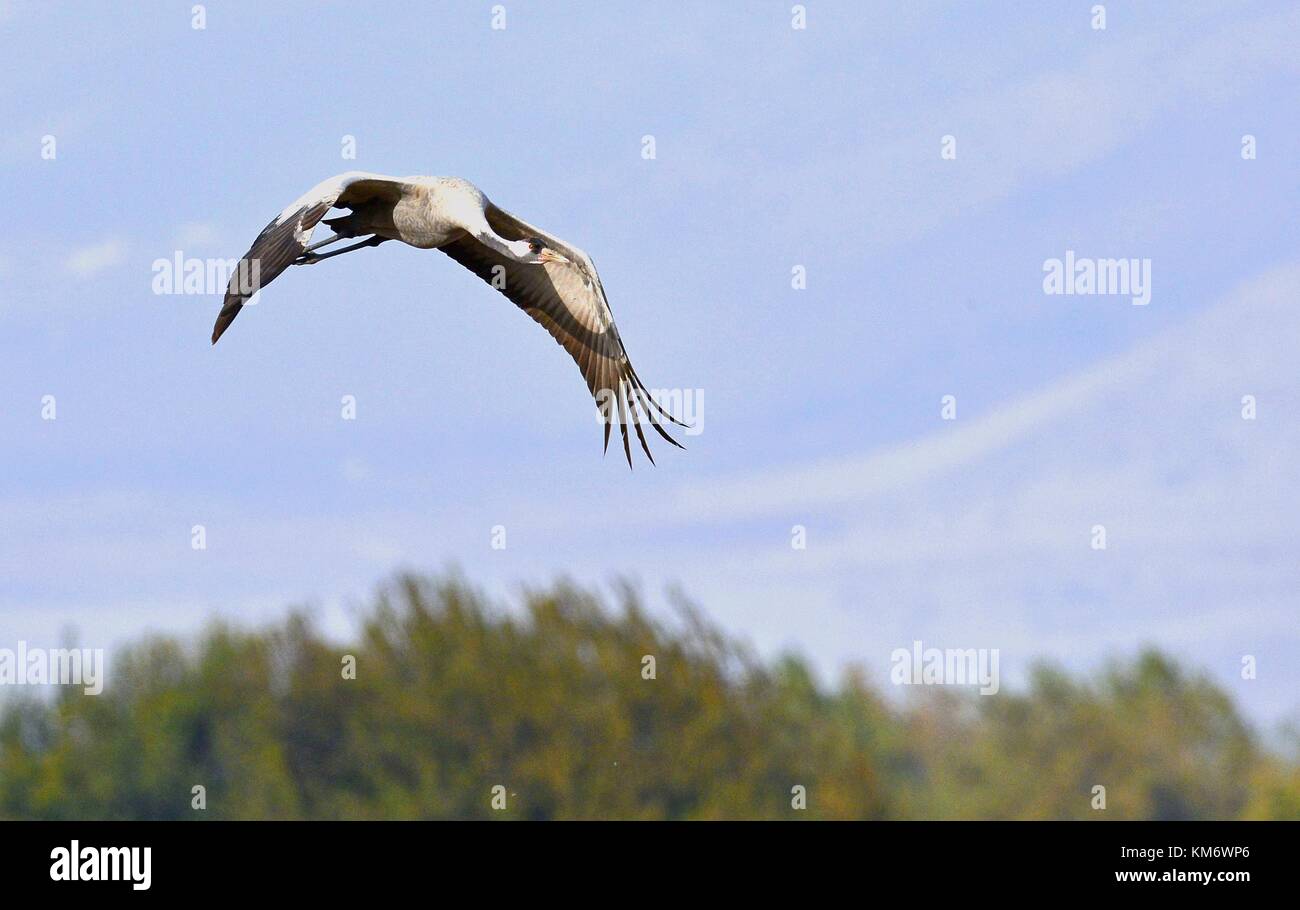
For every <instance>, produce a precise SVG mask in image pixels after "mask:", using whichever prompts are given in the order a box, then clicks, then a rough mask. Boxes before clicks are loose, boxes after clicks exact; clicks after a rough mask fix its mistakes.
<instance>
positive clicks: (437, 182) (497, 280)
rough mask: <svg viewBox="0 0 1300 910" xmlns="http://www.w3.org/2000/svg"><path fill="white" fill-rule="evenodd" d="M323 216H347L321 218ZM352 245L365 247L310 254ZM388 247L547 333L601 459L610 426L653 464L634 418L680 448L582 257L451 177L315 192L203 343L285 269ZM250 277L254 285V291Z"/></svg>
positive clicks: (263, 244) (291, 211)
mask: <svg viewBox="0 0 1300 910" xmlns="http://www.w3.org/2000/svg"><path fill="white" fill-rule="evenodd" d="M332 208H337V209H349V210H350V212H349V214H346V215H339V216H337V217H334V218H325V215H326V213H328V212H329V210H330V209H332ZM322 220H323V221H324V223H325V224H326V225H328V226H329V227H330V228H331V229H332V230H333V232H334V233H333V234H332V235H331V236H329V237H327V238H325V239H324V240H321V241H319V242H317V243H311V235H312V231H313V230H314V229H315V227H316V225H317V224H318V223H320V222H321V221H322ZM358 237H364V238H365V239H364V240H361V241H359V242H357V243H353V244H350V245H348V246H345V247H341V248H336V249H333V250H331V251H329V252H326V253H317V252H316V251H317V250H319V249H321V248H322V247H326V246H330V245H332V244H336V243H338V242H339V241H342V240H347V239H353V238H358ZM389 240H400V241H401V242H403V243H406V244H409V245H411V246H413V247H417V248H419V249H422V250H427V249H438V250H441V251H442V252H444V253H446V254H447V255H448V256H450V257H451V258H452V259H454V260H456V261H457V262H459V263H460V264H461V265H463V266H464V267H465V268H467V269H469V270H470V271H471V272H473V273H474V274H475V275H478V276H479V277H480V278H482V279H483V280H484V281H486V282H487V283H488V284H489V285H491V286H492V287H493V288H495V289H497V290H499V291H501V293H503V294H505V295H506V297H508V298H510V300H511V301H513V302H514V304H515V305H516V306H518V307H519V308H520V309H521V310H523V311H524V312H525V313H527V314H528V315H529V316H531V317H532V318H533V319H534V320H536V321H537V322H538V323H540V324H541V325H542V326H543V327H544V328H545V329H546V330H547V331H548V332H550V333H551V335H552V337H554V338H555V340H556V341H557V342H559V344H560V345H561V346H563V347H564V349H565V350H566V351H568V352H569V355H570V356H571V357H572V358H573V359H574V361H575V362H576V363H577V364H578V368H579V369H580V370H581V371H582V376H583V378H584V379H585V380H586V381H587V388H588V389H589V390H590V391H591V394H592V396H593V397H594V398H595V400H596V405H597V408H598V409H599V411H600V413H601V415H602V417H603V418H604V423H605V449H606V451H608V449H609V430H610V426H611V425H612V424H613V423H614V422H615V421H617V422H618V424H619V429H620V431H621V433H622V437H623V453H624V455H625V456H626V458H627V463H628V466H629V467H631V465H632V450H631V446H630V444H629V441H628V431H627V426H628V423H631V424H632V427H633V428H634V430H635V432H636V435H637V438H638V439H639V440H640V442H641V448H642V449H643V450H644V451H645V454H646V457H647V458H649V459H650V461H651V463H653V462H654V457H653V456H652V455H651V454H650V447H649V445H647V444H646V438H645V434H644V433H643V432H642V430H641V424H642V417H641V413H642V411H644V412H645V415H646V417H647V418H648V421H647V422H648V423H649V424H650V426H651V427H653V428H654V430H655V432H657V433H658V434H659V435H660V436H662V437H663V438H664V439H665V440H667V441H668V442H670V443H672V444H673V445H675V446H677V447H678V448H682V445H681V444H680V443H679V442H677V440H675V439H673V438H672V437H671V436H669V435H668V433H666V432H665V431H664V429H663V427H661V426H660V423H661V421H662V420H667V421H670V422H672V423H675V424H677V425H678V426H686V424H684V423H682V422H681V421H680V420H678V419H677V418H675V417H673V416H672V415H671V414H669V413H668V412H667V411H665V410H664V409H663V408H662V407H661V406H660V405H659V403H658V402H657V401H655V400H654V398H653V397H651V395H650V391H649V390H648V389H647V388H646V387H645V384H644V383H642V381H641V378H640V377H639V376H637V374H636V370H634V369H633V368H632V363H631V361H629V360H628V357H627V351H626V350H625V349H624V347H623V341H622V339H621V338H620V337H619V334H618V328H617V327H616V326H615V325H614V314H613V312H612V311H611V310H610V308H609V301H608V300H607V299H606V297H605V290H604V288H603V287H601V284H600V276H599V275H597V274H596V266H595V265H594V264H593V263H592V261H591V259H590V257H588V256H587V254H586V253H584V252H583V251H582V250H580V249H578V248H577V247H575V246H573V245H571V244H567V243H565V242H564V241H562V240H560V239H559V238H558V237H555V236H554V235H552V234H548V233H547V232H545V231H543V230H541V229H540V228H537V227H534V226H533V225H531V224H529V223H528V222H526V221H524V220H523V219H521V218H518V217H516V216H515V215H512V214H510V213H509V212H507V211H506V210H505V209H502V208H500V207H498V206H496V205H494V204H493V203H492V202H491V201H490V200H489V199H488V198H487V196H485V195H484V194H483V193H482V192H481V191H480V190H479V189H478V187H476V186H474V184H472V183H470V182H469V181H468V180H462V179H460V178H459V177H388V176H385V175H383V174H369V173H365V172H362V171H350V172H348V173H346V174H340V175H338V176H337V177H330V178H329V179H328V180H324V181H322V182H321V183H319V184H317V185H316V186H314V187H312V188H311V189H310V190H308V191H307V192H306V193H304V194H303V195H302V196H300V197H299V198H298V199H296V200H294V201H293V202H291V203H290V204H289V205H288V206H286V207H285V209H284V210H283V211H281V212H280V214H279V215H277V216H276V218H275V219H274V220H273V221H272V222H271V223H270V224H268V225H267V226H266V227H265V228H264V229H263V230H262V233H260V234H259V235H258V236H257V239H256V240H254V241H253V245H252V247H251V248H250V249H249V251H248V252H247V253H245V254H244V256H243V257H242V258H241V260H240V263H239V268H238V269H236V271H235V274H234V275H233V276H232V277H231V279H230V283H229V285H228V286H227V288H226V297H225V301H224V303H223V304H222V307H221V312H220V313H219V314H218V315H217V322H216V325H215V326H213V329H212V343H213V344H216V343H217V339H219V338H220V337H221V336H222V334H223V333H224V332H225V331H226V329H228V328H229V327H230V324H231V323H232V322H234V320H235V317H236V316H238V315H239V311H240V309H241V308H243V306H244V304H245V302H247V301H248V300H249V299H250V298H251V297H252V296H253V294H254V293H256V292H257V291H258V290H260V289H261V288H264V287H266V286H267V285H268V284H270V283H271V282H272V281H274V280H275V278H276V277H278V276H279V275H280V274H281V273H283V272H284V271H285V270H286V269H287V268H288V267H289V266H291V265H311V264H314V263H317V262H322V261H324V260H326V259H329V258H331V257H333V256H339V255H341V254H343V253H349V252H351V251H353V250H358V249H362V248H364V247H371V246H378V245H379V244H381V243H384V242H386V241H389ZM250 275H252V276H254V278H253V280H252V281H251V282H250V281H249V280H248V278H249V276H250Z"/></svg>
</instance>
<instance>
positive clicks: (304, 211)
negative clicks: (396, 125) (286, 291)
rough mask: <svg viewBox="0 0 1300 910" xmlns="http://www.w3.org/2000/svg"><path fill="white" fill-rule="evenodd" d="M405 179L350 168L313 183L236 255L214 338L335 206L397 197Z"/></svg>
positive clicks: (300, 248) (299, 249) (299, 252)
mask: <svg viewBox="0 0 1300 910" xmlns="http://www.w3.org/2000/svg"><path fill="white" fill-rule="evenodd" d="M405 186H406V182H405V181H403V180H399V179H398V178H396V177H386V176H384V175H383V174H367V173H364V172H362V171H349V172H348V173H346V174H339V175H338V176H337V177H331V178H329V179H328V180H323V181H321V182H320V183H318V184H316V185H315V186H314V187H312V188H311V189H310V190H308V191H307V192H305V193H303V194H302V195H301V196H299V197H298V198H297V199H295V200H294V201H293V202H291V203H289V205H288V206H286V207H285V209H284V211H282V212H280V214H279V215H277V216H276V217H275V219H274V220H273V221H272V222H271V223H270V224H268V225H267V226H266V227H265V228H263V229H262V233H260V234H258V235H257V239H256V240H254V241H253V245H252V246H251V247H250V248H249V250H248V252H247V253H245V254H244V255H243V257H242V258H241V259H240V260H239V265H238V267H237V268H236V269H235V271H234V274H232V275H231V276H230V283H229V284H228V285H227V286H226V299H225V301H224V302H223V303H222V305H221V312H220V313H219V314H218V315H217V324H216V325H214V326H213V327H212V343H213V344H216V343H217V339H218V338H220V337H221V334H222V333H223V332H225V330H226V329H227V328H229V327H230V324H231V323H232V322H234V321H235V317H236V316H238V315H239V311H240V310H241V309H242V308H243V306H244V303H245V302H247V301H248V299H249V298H251V297H252V296H253V295H254V294H256V293H257V292H258V291H259V290H261V289H262V288H264V287H266V286H267V285H268V284H270V283H271V282H272V281H274V280H275V279H276V278H277V277H278V276H279V275H280V273H281V272H283V271H284V270H285V269H287V268H288V267H289V266H290V264H292V262H293V261H294V260H295V259H297V258H298V257H299V256H301V255H302V252H303V250H305V249H306V248H307V242H308V240H309V239H310V238H311V232H312V230H313V229H314V228H315V227H316V225H317V224H318V223H319V222H320V220H321V219H322V218H323V217H325V213H326V212H328V211H329V210H330V209H331V208H334V207H335V206H339V207H346V208H354V207H355V206H357V205H360V204H361V203H363V202H368V201H370V200H371V199H391V200H392V201H393V202H396V201H397V200H398V199H400V198H401V196H402V193H403V192H404V188H405Z"/></svg>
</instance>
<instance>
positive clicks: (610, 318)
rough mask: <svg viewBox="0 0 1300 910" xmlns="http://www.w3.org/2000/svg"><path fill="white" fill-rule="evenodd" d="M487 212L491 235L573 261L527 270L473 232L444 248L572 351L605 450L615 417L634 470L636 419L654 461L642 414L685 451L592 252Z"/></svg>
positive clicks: (492, 207)
mask: <svg viewBox="0 0 1300 910" xmlns="http://www.w3.org/2000/svg"><path fill="white" fill-rule="evenodd" d="M485 214H486V216H487V220H488V224H489V225H490V226H491V227H492V230H494V231H495V232H496V233H497V234H499V235H500V236H502V237H504V238H506V239H507V240H521V239H524V238H529V237H537V238H539V239H541V240H542V242H543V243H545V244H546V245H547V246H548V247H550V248H551V249H553V250H555V251H556V252H557V253H560V254H561V255H563V256H564V257H565V258H567V259H568V260H569V262H568V263H567V264H564V263H557V262H548V263H545V264H543V265H524V264H522V263H519V262H515V261H514V260H512V259H509V258H508V257H506V256H504V255H502V254H501V253H498V252H497V251H496V250H494V249H492V248H491V247H487V246H484V245H483V244H482V243H480V242H479V241H478V240H477V239H476V238H474V237H473V236H470V235H469V234H466V235H465V236H463V237H461V238H460V239H458V240H455V241H453V242H451V243H448V244H444V245H443V246H441V247H439V249H440V250H442V251H443V252H444V253H446V254H447V255H448V256H450V257H451V258H452V259H455V260H456V261H457V262H459V263H460V264H461V265H463V266H465V268H467V269H469V270H470V271H471V272H473V273H474V274H476V275H478V276H479V277H480V278H482V279H483V280H484V281H486V282H487V283H488V284H489V285H491V286H492V287H494V288H496V289H497V290H499V291H501V293H503V294H505V295H506V296H507V297H509V298H510V300H511V301H513V302H514V304H515V305H516V306H518V307H519V308H520V309H521V310H523V311H524V312H525V313H527V314H528V315H529V316H531V317H533V319H535V320H536V321H537V322H539V323H540V324H541V325H542V326H543V327H544V328H545V329H546V330H547V331H548V332H550V333H551V336H552V337H554V338H555V340H556V341H557V342H559V343H560V345H562V346H563V347H564V349H565V350H566V351H568V352H569V356H571V357H572V358H573V359H574V361H575V362H576V363H577V364H578V369H580V370H581V371H582V376H583V378H584V379H585V380H586V381H587V388H588V389H590V390H591V394H592V396H593V397H594V398H595V399H596V405H597V407H598V408H599V409H600V412H601V415H602V416H603V417H604V420H605V447H606V449H608V448H609V428H610V425H611V424H612V423H613V422H614V421H615V419H617V421H618V424H619V429H620V431H621V432H622V435H623V454H624V455H625V456H626V458H627V463H628V466H629V467H631V465H632V449H631V445H630V444H629V441H628V432H627V425H628V423H629V421H630V422H631V424H632V426H633V428H634V430H635V431H636V435H637V439H639V440H640V442H641V448H642V449H643V450H644V451H645V454H646V457H647V458H649V459H650V461H651V463H652V464H653V463H654V456H652V455H651V454H650V447H649V446H648V445H647V444H646V439H645V434H644V433H643V432H642V430H641V422H642V416H641V414H642V411H644V412H645V416H646V417H648V418H649V422H650V426H651V427H653V428H654V430H655V432H657V433H658V434H659V435H660V436H662V437H663V438H664V439H665V440H667V441H668V442H670V443H672V444H673V445H675V446H677V447H678V448H679V449H680V448H683V446H682V445H681V444H680V443H679V442H677V440H675V439H673V438H672V437H671V436H669V435H668V434H667V433H666V432H664V429H663V427H661V426H660V423H661V421H662V420H669V421H671V422H673V423H675V424H677V425H678V426H686V424H684V423H682V422H681V421H680V420H677V419H676V418H675V417H673V416H672V415H671V414H669V413H668V412H666V411H665V410H664V409H663V408H662V407H660V406H659V403H658V402H656V401H655V400H654V399H653V398H651V396H650V392H649V390H648V389H647V388H646V387H645V384H644V383H642V382H641V377H639V376H637V374H636V370H634V369H633V368H632V363H631V361H629V360H628V357H627V351H626V350H625V349H624V347H623V341H622V339H621V338H619V334H618V328H617V326H615V325H614V314H613V312H612V311H611V310H610V308H609V301H608V300H607V299H606V298H605V291H604V289H603V288H602V287H601V284H600V276H599V275H597V274H596V266H595V265H594V264H593V263H592V261H591V259H590V258H589V257H588V256H587V254H586V253H584V252H583V251H582V250H580V249H578V248H577V247H575V246H572V245H571V244H568V243H565V242H564V241H563V240H560V239H559V238H558V237H555V236H553V235H551V234H548V233H547V232H546V231H543V230H541V229H540V228H537V227H534V226H533V225H531V224H529V223H527V222H526V221H523V220H522V219H520V218H517V217H515V216H514V215H512V214H510V213H509V212H507V211H505V210H504V209H501V208H498V207H497V206H495V205H493V204H492V203H491V202H488V203H487V206H486V209H485ZM503 282H504V283H503ZM615 410H617V417H616V416H615Z"/></svg>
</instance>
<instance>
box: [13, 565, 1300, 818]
mask: <svg viewBox="0 0 1300 910" xmlns="http://www.w3.org/2000/svg"><path fill="white" fill-rule="evenodd" d="M523 599H524V603H523V605H522V609H521V610H518V611H501V610H497V609H494V608H493V607H491V606H490V605H489V604H488V603H487V602H486V601H485V599H484V598H483V597H482V596H480V595H479V594H477V593H476V592H474V591H473V590H472V589H471V588H469V587H468V586H466V585H465V584H464V583H463V582H461V581H459V580H456V579H450V580H448V579H441V580H436V579H419V578H410V577H406V578H401V579H399V580H398V581H396V582H395V583H393V584H392V585H390V586H389V587H388V588H387V589H386V590H385V591H383V592H382V593H381V594H380V595H379V596H378V598H377V603H376V604H375V605H374V607H373V609H372V610H371V611H370V613H369V615H368V617H367V618H366V619H365V621H364V623H363V625H362V627H361V630H360V637H359V640H358V641H356V643H355V644H354V645H353V646H350V647H340V646H338V645H337V643H333V642H330V641H328V640H326V639H325V638H323V637H322V636H321V635H320V634H318V632H317V631H316V630H315V629H314V628H313V626H312V624H311V623H310V621H309V620H308V619H306V618H305V617H304V616H302V615H295V616H293V617H291V618H290V619H288V620H287V621H286V622H284V623H283V624H281V625H279V626H277V627H274V628H272V629H269V630H263V631H256V632H246V631H237V630H233V629H230V628H221V627H219V628H214V629H212V630H210V631H209V632H208V633H207V634H205V635H204V636H203V637H202V638H201V639H200V640H198V641H196V642H193V643H191V644H188V645H187V644H185V643H182V642H179V641H175V640H169V639H151V640H148V641H146V642H143V643H141V644H139V645H137V646H135V647H134V648H132V649H130V650H129V651H128V652H127V653H124V654H119V655H117V657H116V659H115V660H114V662H113V664H112V667H111V675H110V676H109V678H108V685H107V686H106V689H105V691H104V693H103V694H102V695H99V696H94V697H91V696H85V695H82V694H81V692H80V689H77V688H76V687H67V690H60V694H59V696H58V697H57V698H55V699H52V700H42V699H34V698H24V699H21V700H17V701H15V700H13V699H10V700H8V701H7V703H6V704H5V707H4V708H3V713H2V714H0V816H2V817H8V818H63V819H87V818H127V819H183V818H284V819H288V818H323V819H356V818H410V819H419V818H486V817H494V818H502V817H505V818H532V819H549V818H629V819H660V818H682V819H709V818H865V819H895V818H1020V819H1030V818H1080V819H1125V818H1164V819H1177V818H1292V819H1294V818H1300V767H1297V765H1296V764H1295V763H1294V762H1293V761H1290V760H1286V759H1283V758H1281V757H1279V756H1276V755H1273V754H1271V753H1269V752H1268V751H1266V750H1265V749H1264V748H1263V747H1262V746H1261V744H1260V743H1259V741H1258V740H1257V737H1256V736H1255V735H1254V734H1253V733H1252V732H1251V730H1250V729H1249V728H1248V726H1247V725H1246V724H1245V723H1244V721H1243V720H1242V718H1241V717H1240V715H1239V714H1238V712H1237V711H1236V709H1235V708H1234V706H1233V703H1232V701H1231V699H1230V698H1229V697H1228V695H1226V694H1225V693H1224V692H1223V691H1222V690H1221V689H1219V688H1218V687H1216V686H1215V684H1214V683H1212V682H1211V681H1209V680H1208V679H1206V678H1204V677H1201V676H1197V675H1192V674H1189V673H1187V672H1186V671H1184V670H1182V669H1180V668H1179V667H1178V666H1176V665H1175V664H1174V663H1173V662H1171V661H1170V660H1168V659H1166V658H1165V657H1162V656H1161V655H1159V654H1156V653H1147V654H1144V655H1142V656H1141V657H1139V658H1138V659H1137V660H1135V661H1133V662H1130V663H1126V664H1120V665H1115V666H1113V667H1111V668H1109V669H1108V670H1106V671H1104V672H1103V673H1101V674H1099V675H1098V676H1096V677H1095V678H1090V679H1078V678H1074V677H1072V676H1070V675H1067V674H1065V673H1063V672H1061V671H1060V670H1056V669H1052V668H1048V667H1042V668H1039V669H1038V670H1037V671H1036V672H1035V673H1034V675H1033V678H1032V682H1031V684H1030V686H1029V688H1028V690H1027V691H1025V692H1022V693H1012V692H1010V691H1009V690H1007V689H1006V688H1004V689H1003V690H1002V692H1001V693H1000V694H998V695H996V696H991V697H983V698H980V697H976V696H973V695H965V694H957V693H955V692H953V691H951V690H943V689H941V688H934V687H917V689H918V690H919V691H917V692H916V693H915V696H914V697H913V698H911V699H909V700H906V701H905V702H904V705H903V706H902V707H900V706H898V705H897V704H895V703H893V702H891V701H887V700H886V699H884V698H882V697H881V695H880V694H879V693H878V692H876V691H874V690H873V689H872V688H871V687H870V686H868V685H867V684H866V683H865V682H864V681H863V680H862V679H861V678H860V677H857V676H853V675H850V676H848V677H847V678H846V679H844V680H843V681H842V682H841V683H840V685H839V686H838V687H837V688H835V689H832V690H827V689H825V688H823V687H821V686H819V685H818V684H817V683H816V681H815V680H814V678H813V676H812V675H811V673H810V672H809V670H808V668H807V667H806V666H805V665H804V664H803V663H801V662H800V661H799V660H796V659H790V658H787V659H783V660H780V661H777V662H775V663H773V664H764V663H763V662H761V661H759V660H757V659H755V658H753V657H752V656H751V655H749V654H747V653H746V652H745V650H744V649H742V648H740V647H738V646H737V645H736V644H735V643H734V642H732V641H731V640H729V639H728V638H727V637H725V636H724V635H722V634H721V633H719V632H718V631H717V630H716V629H715V628H714V627H712V626H711V625H710V624H709V623H707V622H706V621H705V620H703V619H702V618H701V616H700V614H699V613H698V612H697V611H696V610H694V609H693V608H691V607H689V606H685V605H681V606H680V609H679V612H678V615H677V616H676V617H675V618H674V619H672V620H670V621H667V622H664V621H655V620H652V619H651V618H650V617H649V616H648V615H647V614H646V613H645V611H644V610H643V609H642V608H641V606H640V604H639V603H638V599H637V597H636V595H635V593H634V592H632V591H631V590H625V591H622V592H621V593H620V594H619V596H618V598H617V599H618V600H619V601H620V602H619V603H618V605H617V607H616V608H615V609H613V610H611V609H608V608H607V607H606V606H605V605H603V604H602V602H601V601H600V599H599V598H598V597H597V596H596V595H594V594H592V593H591V592H588V591H584V590H581V589H578V588H576V587H573V586H570V585H566V584H560V585H557V586H555V587H553V588H551V589H549V590H544V591H536V592H533V593H530V594H527V595H525V596H524V598H523ZM647 657H652V658H653V662H651V661H650V660H647ZM353 670H354V671H355V672H352V671H353ZM647 677H652V678H647ZM1098 786H1101V787H1104V788H1105V792H1104V799H1105V808H1104V809H1096V808H1094V805H1096V803H1097V801H1098V791H1095V790H1094V788H1095V787H1098ZM196 787H202V790H201V791H197V790H196V789H195V788H196ZM800 787H801V788H803V790H802V795H803V799H804V800H806V808H804V809H797V808H794V804H795V803H798V802H799V801H800V795H801V791H799V790H796V788H800ZM494 788H495V789H494ZM196 794H199V795H196ZM200 795H201V798H200ZM198 802H202V803H203V804H204V805H205V808H202V809H196V808H194V806H195V804H196V803H198ZM503 803H504V808H498V807H500V806H501V805H502V804H503Z"/></svg>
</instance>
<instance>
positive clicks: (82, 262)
mask: <svg viewBox="0 0 1300 910" xmlns="http://www.w3.org/2000/svg"><path fill="white" fill-rule="evenodd" d="M126 249H127V247H126V244H125V243H124V242H123V241H121V240H119V239H117V238H112V237H110V238H108V239H107V240H102V241H100V242H99V243H95V244H91V245H90V246H83V247H80V248H78V249H76V250H73V251H72V254H71V255H69V256H68V259H67V266H68V270H69V271H71V272H72V273H73V274H75V275H78V276H80V277H82V278H89V277H91V276H93V275H96V274H98V273H99V272H102V271H104V270H105V269H111V268H112V267H113V266H115V265H118V264H120V263H122V262H123V261H124V260H125V259H126Z"/></svg>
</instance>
